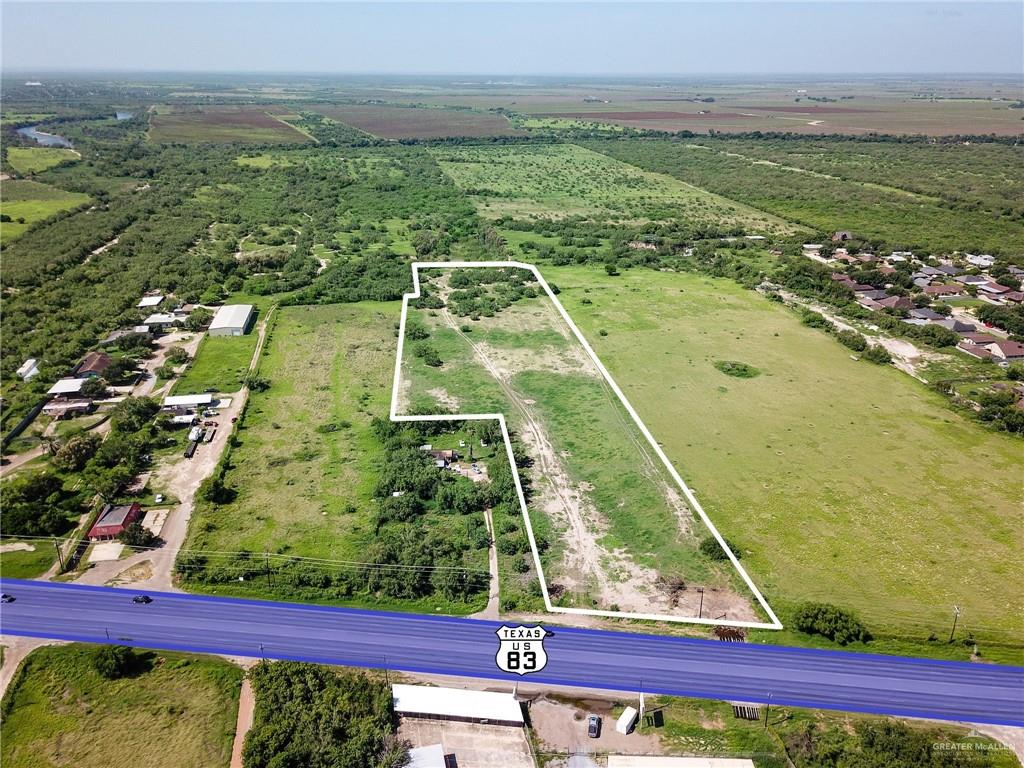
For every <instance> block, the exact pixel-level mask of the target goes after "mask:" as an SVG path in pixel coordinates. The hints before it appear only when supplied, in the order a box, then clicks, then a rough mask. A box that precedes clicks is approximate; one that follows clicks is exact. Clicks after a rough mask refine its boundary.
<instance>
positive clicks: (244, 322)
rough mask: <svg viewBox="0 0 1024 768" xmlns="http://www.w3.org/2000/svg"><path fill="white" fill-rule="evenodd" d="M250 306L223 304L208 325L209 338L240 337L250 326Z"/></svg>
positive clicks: (251, 308)
mask: <svg viewBox="0 0 1024 768" xmlns="http://www.w3.org/2000/svg"><path fill="white" fill-rule="evenodd" d="M252 310H253V307H252V304H225V305H224V306H223V307H221V308H220V309H218V310H217V314H215V315H214V316H213V321H212V322H211V323H210V335H211V336H241V335H242V334H243V333H245V332H246V331H248V330H249V326H250V325H251V324H252Z"/></svg>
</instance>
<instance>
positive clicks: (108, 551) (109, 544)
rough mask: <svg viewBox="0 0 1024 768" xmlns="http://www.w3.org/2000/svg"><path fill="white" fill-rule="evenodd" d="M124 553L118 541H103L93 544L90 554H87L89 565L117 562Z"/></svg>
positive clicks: (122, 545)
mask: <svg viewBox="0 0 1024 768" xmlns="http://www.w3.org/2000/svg"><path fill="white" fill-rule="evenodd" d="M123 551H124V544H122V543H121V542H119V541H104V542H101V543H99V544H94V545H93V547H92V552H90V553H89V562H90V563H106V562H109V561H110V560H117V559H118V558H120V557H121V553H122V552H123Z"/></svg>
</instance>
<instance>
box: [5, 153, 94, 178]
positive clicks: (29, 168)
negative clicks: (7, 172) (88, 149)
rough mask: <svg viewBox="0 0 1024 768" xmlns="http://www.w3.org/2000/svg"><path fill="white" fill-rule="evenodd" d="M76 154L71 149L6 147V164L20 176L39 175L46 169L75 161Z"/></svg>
mask: <svg viewBox="0 0 1024 768" xmlns="http://www.w3.org/2000/svg"><path fill="white" fill-rule="evenodd" d="M77 159H78V153H77V152H75V151H74V150H73V149H61V148H57V147H8V148H7V162H8V164H10V166H11V168H13V169H14V170H16V171H17V172H18V173H21V174H30V173H39V172H40V171H45V170H46V169H47V168H52V167H53V166H55V165H60V164H61V163H64V162H67V161H68V160H77Z"/></svg>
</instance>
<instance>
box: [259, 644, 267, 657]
mask: <svg viewBox="0 0 1024 768" xmlns="http://www.w3.org/2000/svg"><path fill="white" fill-rule="evenodd" d="M260 660H262V661H266V660H267V657H266V654H264V653H263V643H260Z"/></svg>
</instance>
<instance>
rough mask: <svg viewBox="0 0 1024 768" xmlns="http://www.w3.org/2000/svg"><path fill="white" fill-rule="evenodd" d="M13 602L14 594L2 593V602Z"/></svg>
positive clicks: (0, 601)
mask: <svg viewBox="0 0 1024 768" xmlns="http://www.w3.org/2000/svg"><path fill="white" fill-rule="evenodd" d="M13 602H14V595H8V594H7V593H6V592H4V593H3V594H2V595H0V603H13Z"/></svg>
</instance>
